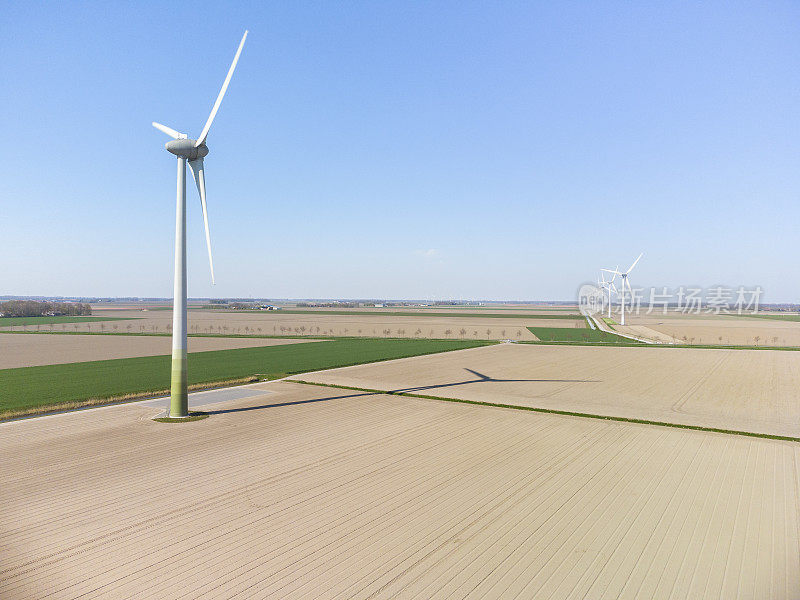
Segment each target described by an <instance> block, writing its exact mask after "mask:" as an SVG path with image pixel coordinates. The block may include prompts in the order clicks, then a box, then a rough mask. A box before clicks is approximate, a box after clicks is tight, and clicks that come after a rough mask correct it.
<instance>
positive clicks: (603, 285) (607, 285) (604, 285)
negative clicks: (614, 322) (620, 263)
mask: <svg viewBox="0 0 800 600" xmlns="http://www.w3.org/2000/svg"><path fill="white" fill-rule="evenodd" d="M601 270H602V271H605V269H601ZM618 270H619V267H617V268H616V269H615V271H618ZM600 277H601V279H598V280H597V285H598V286H600V289H603V290H605V291H606V292H607V293H608V318H609V319H610V318H611V292H612V291H613V292H614V293H615V294H617V293H618V292H617V286H615V285H614V280H615V279H616V278H617V276H616V274H615V275H614V276H613V277H612V278H611V279H610V280H609V281H606V274H605V273H600ZM603 298H604V299H605V295H604V296H603Z"/></svg>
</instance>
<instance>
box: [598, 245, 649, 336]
mask: <svg viewBox="0 0 800 600" xmlns="http://www.w3.org/2000/svg"><path fill="white" fill-rule="evenodd" d="M643 255H644V252H642V253H641V254H639V258H637V259H636V260H635V261H633V264H632V265H631V266H630V267H628V270H627V271H625V272H624V273H620V271H619V267H617V268H616V269H614V270H613V271H611V270H610V269H602V270H603V271H605V272H606V273H613V274H614V276H615V277H616V276H617V275H619V276H620V277H622V290H621V293H620V298H621V302H622V317H621V318H620V321H619V324H620V325H625V286H627V287H628V291H629V292H631V293H633V290H631V282H630V281H628V275H630V273H631V271H633V267H635V266H636V263H638V262H639V259H640V258H642V256H643ZM609 312H610V309H609Z"/></svg>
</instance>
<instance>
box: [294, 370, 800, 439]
mask: <svg viewBox="0 0 800 600" xmlns="http://www.w3.org/2000/svg"><path fill="white" fill-rule="evenodd" d="M287 381H290V382H291V383H302V384H303V385H316V386H320V387H329V388H336V389H341V390H352V391H354V392H365V393H369V394H384V395H387V396H406V397H408V398H422V399H424V400H439V401H442V402H457V403H459V404H474V405H476V406H489V407H492V408H510V409H513V410H526V411H529V412H537V413H544V414H549V415H561V416H565V417H583V418H586V419H599V420H601V421H617V422H620V423H635V424H637V425H657V426H659V427H672V428H674V429H689V430H692V431H707V432H711V433H726V434H730V435H743V436H746V437H755V438H763V439H767V440H780V441H783V442H800V437H791V436H788V435H773V434H769V433H756V432H753V431H741V430H738V429H720V428H718V427H704V426H702V425H684V424H680V423H669V422H667V421H651V420H649V419H635V418H632V417H613V416H609V415H596V414H592V413H583V412H575V411H571V410H558V409H555V408H538V407H535V406H518V405H516V404H500V403H497V402H481V401H478V400H464V399H462V398H445V397H444V396H429V395H427V394H413V393H411V392H400V391H391V390H388V391H387V390H373V389H370V388H359V387H353V386H349V385H336V384H332V383H318V382H315V381H303V380H301V379H288V380H287Z"/></svg>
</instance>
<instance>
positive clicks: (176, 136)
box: [153, 121, 186, 140]
mask: <svg viewBox="0 0 800 600" xmlns="http://www.w3.org/2000/svg"><path fill="white" fill-rule="evenodd" d="M153 127H155V128H156V129H158V130H159V131H162V132H164V133H166V134H167V135H168V136H169V137H171V138H172V139H173V140H181V139H183V138H185V137H186V134H185V133H181V132H180V131H175V130H174V129H173V128H172V127H167V126H166V125H162V124H161V123H156V122H155V121H153Z"/></svg>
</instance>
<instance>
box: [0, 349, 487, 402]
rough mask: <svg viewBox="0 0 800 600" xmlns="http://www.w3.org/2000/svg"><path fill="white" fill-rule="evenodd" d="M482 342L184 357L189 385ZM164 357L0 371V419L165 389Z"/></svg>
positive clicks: (167, 373) (167, 370)
mask: <svg viewBox="0 0 800 600" xmlns="http://www.w3.org/2000/svg"><path fill="white" fill-rule="evenodd" d="M487 343H488V342H485V341H470V340H465V341H461V340H425V339H390V340H380V339H347V340H333V341H324V342H317V343H315V342H309V343H306V344H292V345H286V346H266V347H263V348H240V349H236V350H217V351H212V352H195V353H191V354H189V384H190V385H195V384H202V383H210V382H220V381H226V380H234V379H241V378H245V377H248V376H252V375H259V376H261V377H262V378H264V379H267V378H269V379H275V378H278V377H283V376H285V375H291V374H295V373H304V372H307V371H316V370H320V369H330V368H334V367H344V366H348V365H355V364H361V363H368V362H376V361H381V360H390V359H394V358H404V357H407V356H417V355H420V354H433V353H436V352H447V351H450V350H460V349H464V348H473V347H476V346H482V345H486V344H487ZM170 361H171V359H170V357H169V356H143V357H139V358H123V359H117V360H100V361H92V362H82V363H71V364H63V365H47V366H39V367H23V368H18V369H0V418H2V417H3V415H4V414H5V415H10V414H15V413H17V412H18V411H25V410H29V411H35V410H36V409H41V408H42V407H45V406H48V407H49V406H56V405H59V404H65V403H75V402H80V401H84V400H88V399H90V398H113V397H121V396H125V395H130V394H137V393H144V392H157V391H160V390H166V389H168V388H169V383H170Z"/></svg>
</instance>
